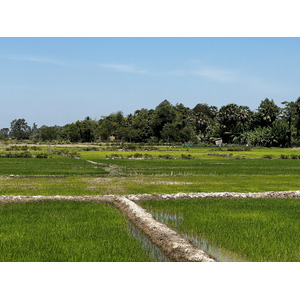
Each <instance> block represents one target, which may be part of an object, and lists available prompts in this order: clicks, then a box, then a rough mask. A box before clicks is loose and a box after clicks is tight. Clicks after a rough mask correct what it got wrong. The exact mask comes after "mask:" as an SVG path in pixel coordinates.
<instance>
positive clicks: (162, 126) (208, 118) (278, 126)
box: [0, 97, 300, 147]
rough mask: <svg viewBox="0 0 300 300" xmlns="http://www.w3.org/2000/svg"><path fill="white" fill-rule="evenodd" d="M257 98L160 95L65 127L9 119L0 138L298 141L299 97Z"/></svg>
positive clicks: (269, 143) (258, 143)
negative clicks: (243, 102) (249, 101)
mask: <svg viewBox="0 0 300 300" xmlns="http://www.w3.org/2000/svg"><path fill="white" fill-rule="evenodd" d="M282 104H283V105H284V107H283V108H280V107H279V106H277V105H276V104H275V103H274V101H273V100H269V99H268V98H266V99H265V100H262V101H261V103H260V105H259V107H258V108H257V109H256V110H255V111H252V110H250V108H249V107H248V106H239V105H237V104H228V105H224V106H222V107H220V109H218V108H217V107H216V106H209V105H208V104H204V103H199V104H197V105H196V106H195V107H194V108H192V109H191V108H188V107H186V106H184V105H183V104H181V103H180V104H176V105H172V104H170V102H169V101H167V100H164V101H163V102H161V103H160V104H159V105H158V106H157V107H156V108H155V109H146V108H142V109H139V110H136V111H135V112H134V113H133V114H129V115H127V116H124V115H123V113H122V112H121V111H118V112H116V113H111V114H110V115H109V116H105V117H102V118H101V119H100V120H92V119H91V118H89V117H86V118H85V119H84V120H82V121H76V122H75V123H71V124H66V125H64V126H45V125H44V126H41V127H40V128H39V127H38V126H37V125H36V124H35V123H34V124H33V126H32V127H30V126H29V125H28V124H27V122H26V120H25V119H16V120H13V121H12V122H11V124H10V128H2V129H1V130H0V139H9V138H10V139H17V140H24V139H30V140H33V141H65V142H71V143H75V142H98V141H107V140H114V139H115V140H119V141H122V142H136V143H147V142H148V143H160V142H163V143H199V142H204V143H210V142H212V141H214V139H216V138H222V141H223V143H229V144H243V145H245V144H248V145H252V146H267V147H269V146H273V147H290V146H292V145H300V97H299V98H298V99H297V100H296V101H291V102H282Z"/></svg>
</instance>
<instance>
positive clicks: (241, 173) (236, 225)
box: [0, 144, 300, 261]
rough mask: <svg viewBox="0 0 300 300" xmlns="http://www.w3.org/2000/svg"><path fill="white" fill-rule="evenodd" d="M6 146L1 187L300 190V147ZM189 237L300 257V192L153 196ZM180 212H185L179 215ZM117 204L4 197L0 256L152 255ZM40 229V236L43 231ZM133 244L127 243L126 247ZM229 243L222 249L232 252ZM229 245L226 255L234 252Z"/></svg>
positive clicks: (104, 191) (13, 191)
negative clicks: (174, 197) (252, 196)
mask: <svg viewBox="0 0 300 300" xmlns="http://www.w3.org/2000/svg"><path fill="white" fill-rule="evenodd" d="M123 150H124V148H122V147H116V146H113V145H108V146H105V147H104V146H103V145H102V146H99V145H73V146H72V145H68V146H62V145H38V146H36V145H25V146H24V145H3V144H2V145H0V195H23V196H26V195H27V196H35V195H42V196H56V195H62V196H98V195H109V194H114V195H128V194H144V193H146V194H162V193H166V194H171V193H179V192H184V193H191V192H265V191H288V190H299V189H300V159H299V158H300V149H297V148H293V149H280V148H245V147H222V148H221V147H189V148H187V147H162V146H157V147H154V146H151V147H145V146H143V147H142V146H140V147H137V148H136V149H135V150H134V151H127V150H126V151H123ZM142 206H143V207H144V208H146V209H147V210H148V211H150V212H152V213H153V215H154V216H156V217H158V216H159V215H164V214H169V215H170V214H171V215H174V216H178V218H177V217H176V218H177V219H180V220H181V221H180V222H179V223H176V224H175V223H174V219H172V218H167V219H161V221H162V222H166V224H167V225H168V226H170V227H172V228H174V229H175V230H176V231H178V232H180V233H181V234H183V235H185V236H186V237H187V239H191V240H192V239H197V238H198V239H201V238H202V239H205V240H206V241H208V242H209V243H210V244H211V245H214V246H215V247H218V248H220V249H223V250H224V251H225V252H226V251H227V252H228V253H230V255H232V256H234V257H236V258H237V260H242V261H300V256H299V251H300V245H299V240H300V236H299V234H300V230H299V229H300V228H299V219H300V218H299V217H300V207H299V199H251V200H249V199H248V200H247V199H194V200H191V199H189V200H176V201H175V200H168V201H155V200H153V201H152V200H151V201H145V202H142ZM176 218H175V219H176ZM131 231H132V230H130V229H129V228H128V223H127V221H126V218H125V216H124V215H122V213H120V212H119V211H118V210H117V209H116V208H115V207H114V206H113V205H112V204H107V203H80V202H76V203H75V202H74V203H72V202H68V201H66V202H59V201H54V202H38V203H9V204H0V232H1V235H0V261H152V260H153V257H152V256H151V255H150V253H149V251H148V250H145V249H144V248H142V246H141V242H140V241H138V240H137V238H134V237H133V236H132V232H131ZM33 237H34V239H33ZM123 250H124V251H123ZM223 250H222V251H223ZM227 252H226V253H227Z"/></svg>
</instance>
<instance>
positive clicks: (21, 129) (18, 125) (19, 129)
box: [10, 119, 31, 140]
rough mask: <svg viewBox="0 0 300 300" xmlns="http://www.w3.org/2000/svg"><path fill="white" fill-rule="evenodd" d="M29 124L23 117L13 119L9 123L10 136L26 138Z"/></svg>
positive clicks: (28, 133) (28, 132)
mask: <svg viewBox="0 0 300 300" xmlns="http://www.w3.org/2000/svg"><path fill="white" fill-rule="evenodd" d="M30 131H31V129H30V126H28V124H27V122H26V121H25V119H15V120H13V121H12V122H11V123H10V135H11V137H12V138H16V139H17V140H20V139H28V138H29V135H30Z"/></svg>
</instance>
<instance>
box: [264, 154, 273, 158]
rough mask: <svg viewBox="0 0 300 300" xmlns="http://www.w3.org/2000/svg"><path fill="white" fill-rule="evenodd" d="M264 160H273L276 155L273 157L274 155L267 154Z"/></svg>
mask: <svg viewBox="0 0 300 300" xmlns="http://www.w3.org/2000/svg"><path fill="white" fill-rule="evenodd" d="M263 158H264V159H272V158H274V155H272V154H266V155H264V156H263Z"/></svg>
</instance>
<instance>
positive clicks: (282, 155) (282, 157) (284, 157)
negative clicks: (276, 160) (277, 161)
mask: <svg viewBox="0 0 300 300" xmlns="http://www.w3.org/2000/svg"><path fill="white" fill-rule="evenodd" d="M280 158H281V159H288V158H289V156H288V155H284V154H280Z"/></svg>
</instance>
